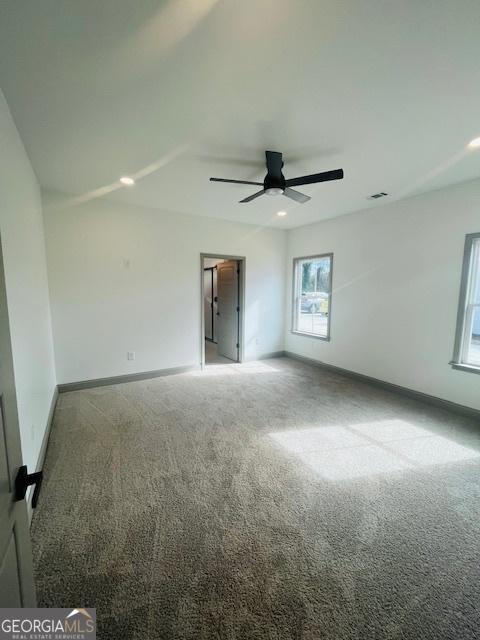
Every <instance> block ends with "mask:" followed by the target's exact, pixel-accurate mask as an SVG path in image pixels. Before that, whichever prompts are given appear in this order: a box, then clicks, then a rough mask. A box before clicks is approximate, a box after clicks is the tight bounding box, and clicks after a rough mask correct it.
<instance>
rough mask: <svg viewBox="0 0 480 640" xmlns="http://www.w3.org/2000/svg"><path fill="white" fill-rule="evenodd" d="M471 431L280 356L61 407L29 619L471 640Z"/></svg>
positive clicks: (113, 630) (475, 545) (474, 597)
mask: <svg viewBox="0 0 480 640" xmlns="http://www.w3.org/2000/svg"><path fill="white" fill-rule="evenodd" d="M479 471H480V429H479V425H478V424H475V423H474V422H473V421H469V420H467V419H465V418H462V417H458V416H456V415H453V414H450V413H447V412H445V411H442V410H439V409H434V408H431V407H428V406H426V405H423V404H422V403H419V402H416V401H411V400H406V399H404V398H401V397H399V396H396V395H394V394H392V393H389V392H386V391H381V390H378V389H375V388H373V387H370V386H369V385H367V384H364V383H357V382H352V381H351V380H348V379H346V378H343V377H341V376H338V375H335V374H332V373H326V372H322V371H321V370H320V369H317V368H314V367H310V366H308V365H305V364H302V363H298V362H295V361H292V360H288V359H284V358H280V359H274V360H269V361H263V362H258V363H251V364H243V365H227V366H223V367H222V366H215V367H211V368H210V369H208V370H207V371H206V372H204V373H201V372H195V373H190V374H183V375H178V376H171V377H165V378H157V379H153V380H147V381H142V382H135V383H130V384H124V385H117V386H112V387H103V388H98V389H92V390H84V391H76V392H71V393H66V394H63V395H61V396H60V399H59V403H58V408H57V411H56V414H55V422H54V427H53V431H52V435H51V440H50V446H49V450H48V455H47V460H46V464H45V482H44V486H43V489H42V494H41V498H40V503H39V507H38V509H37V512H36V513H35V517H34V521H33V542H34V556H35V566H36V580H37V588H38V597H39V606H55V607H67V606H69V607H73V606H77V607H78V606H89V607H96V608H97V618H98V620H99V624H100V635H99V637H100V638H102V639H103V638H109V639H110V638H112V639H113V638H115V639H116V640H117V639H119V638H142V639H144V638H147V639H149V638H151V639H156V638H161V639H165V640H175V639H180V638H182V639H189V640H194V639H195V640H197V639H208V640H210V639H223V638H225V639H229V640H230V639H231V640H234V639H235V640H240V639H245V640H250V639H262V640H263V639H267V638H268V639H272V640H273V639H275V640H284V639H285V640H287V639H288V640H290V639H292V638H293V639H300V638H302V639H304V640H314V639H315V640H319V639H328V640H330V639H331V640H333V639H335V640H343V639H345V640H346V639H348V640H350V639H352V640H353V639H356V640H359V639H362V640H363V639H364V638H366V639H379V640H386V639H394V638H395V639H397V638H398V639H406V638H408V639H412V640H413V639H415V640H418V639H422V640H439V639H441V640H447V639H452V640H466V639H472V638H479V637H480V635H479V634H480V632H479V629H480V613H479V603H480V580H479V566H480V544H479V542H480V474H479Z"/></svg>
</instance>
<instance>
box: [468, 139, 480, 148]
mask: <svg viewBox="0 0 480 640" xmlns="http://www.w3.org/2000/svg"><path fill="white" fill-rule="evenodd" d="M468 146H469V147H470V148H471V149H478V147H480V138H474V139H473V140H472V141H471V142H469V143H468Z"/></svg>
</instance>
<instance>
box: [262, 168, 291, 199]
mask: <svg viewBox="0 0 480 640" xmlns="http://www.w3.org/2000/svg"><path fill="white" fill-rule="evenodd" d="M285 186H286V185H285V178H284V176H283V173H281V174H280V175H279V176H272V175H270V174H269V173H267V175H266V176H265V180H264V181H263V188H264V189H265V192H266V193H268V194H269V195H272V196H273V195H280V194H281V193H283V192H284V191H285Z"/></svg>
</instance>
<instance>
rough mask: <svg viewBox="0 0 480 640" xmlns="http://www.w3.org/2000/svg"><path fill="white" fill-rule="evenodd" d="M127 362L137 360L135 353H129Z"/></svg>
mask: <svg viewBox="0 0 480 640" xmlns="http://www.w3.org/2000/svg"><path fill="white" fill-rule="evenodd" d="M127 360H135V351H127Z"/></svg>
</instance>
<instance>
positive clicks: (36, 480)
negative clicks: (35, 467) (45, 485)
mask: <svg viewBox="0 0 480 640" xmlns="http://www.w3.org/2000/svg"><path fill="white" fill-rule="evenodd" d="M42 480H43V471H37V472H36V473H28V472H27V467H26V465H23V466H22V467H20V468H19V470H18V473H17V477H16V478H15V500H16V501H18V500H23V499H24V498H25V494H26V493H27V489H28V487H29V486H30V485H32V484H34V485H35V489H34V490H33V496H32V508H33V509H35V507H36V506H37V502H38V495H39V493H40V488H41V486H42Z"/></svg>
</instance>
